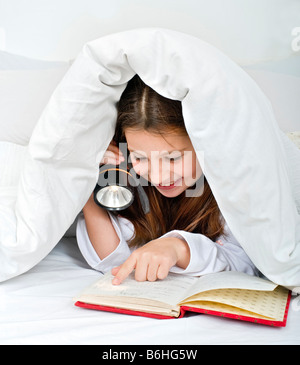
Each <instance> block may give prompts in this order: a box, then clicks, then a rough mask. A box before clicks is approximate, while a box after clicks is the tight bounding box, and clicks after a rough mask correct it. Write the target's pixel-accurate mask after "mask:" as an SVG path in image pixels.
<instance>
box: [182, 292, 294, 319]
mask: <svg viewBox="0 0 300 365" xmlns="http://www.w3.org/2000/svg"><path fill="white" fill-rule="evenodd" d="M287 297H288V289H286V288H283V287H281V286H278V287H277V288H276V289H274V290H272V291H260V290H245V289H216V290H212V291H206V292H202V293H200V294H195V295H194V296H192V297H191V298H189V299H188V300H187V302H184V303H183V304H184V305H190V306H194V307H199V308H205V304H207V305H209V303H210V304H211V305H212V304H213V303H215V306H214V307H215V310H219V311H222V310H223V311H225V312H227V313H240V312H239V311H238V310H237V308H240V309H242V310H244V311H247V312H251V313H255V314H259V315H261V316H264V317H265V318H269V319H274V320H278V321H281V320H283V317H284V313H285V308H286V302H287ZM224 305H226V306H231V311H229V312H228V310H226V309H228V307H227V308H226V307H224Z"/></svg>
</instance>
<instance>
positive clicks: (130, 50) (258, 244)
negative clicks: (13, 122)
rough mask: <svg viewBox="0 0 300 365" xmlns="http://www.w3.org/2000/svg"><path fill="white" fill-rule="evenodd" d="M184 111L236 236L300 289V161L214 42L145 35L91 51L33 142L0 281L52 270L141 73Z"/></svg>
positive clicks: (1, 222) (62, 87) (2, 216)
mask: <svg viewBox="0 0 300 365" xmlns="http://www.w3.org/2000/svg"><path fill="white" fill-rule="evenodd" d="M136 73H137V74H139V75H140V77H141V78H142V79H143V80H144V82H145V83H146V84H148V85H150V86H151V87H152V88H153V89H155V90H156V91H157V92H158V93H160V94H162V95H164V96H166V97H168V98H172V99H177V100H181V101H182V107H183V114H184V119H185V123H186V128H187V131H188V133H189V135H190V138H191V140H192V143H193V145H194V147H195V150H196V151H198V152H199V157H200V156H202V153H203V154H204V161H203V159H201V160H200V163H201V164H202V168H203V170H204V173H205V175H206V178H207V180H208V182H209V184H210V186H211V188H212V191H213V193H214V195H215V197H216V200H217V202H218V204H219V206H220V209H221V211H222V213H223V215H224V218H225V220H226V222H227V223H228V225H229V227H230V229H231V231H232V232H233V234H234V236H235V237H236V238H237V240H238V241H239V242H240V243H241V245H242V246H243V248H244V250H245V251H246V253H247V254H248V255H249V257H250V258H251V259H252V261H253V262H254V263H255V265H256V266H257V267H258V269H259V270H260V271H261V272H262V273H263V274H264V275H266V276H267V277H268V278H269V279H270V280H273V281H274V282H276V283H278V284H282V285H285V286H300V215H299V214H300V213H299V212H300V152H299V150H297V148H296V147H295V146H294V145H293V144H292V143H291V142H290V141H289V140H288V139H287V138H286V137H285V136H284V135H283V133H282V132H281V131H280V129H279V127H278V125H277V123H276V121H275V119H274V115H273V111H272V108H271V105H270V103H269V101H268V100H267V98H266V97H265V95H264V94H263V93H262V92H261V91H260V89H259V88H258V87H257V85H256V84H255V83H254V81H253V80H252V79H251V78H250V77H249V76H248V75H247V74H246V73H245V72H244V71H243V70H241V68H239V67H238V66H237V65H236V64H235V63H233V62H232V61H231V60H230V59H228V58H227V57H226V56H225V55H223V54H222V53H220V52H219V51H218V50H217V49H215V48H214V47H212V46H210V45H208V44H207V43H205V42H203V41H201V40H199V39H197V38H194V37H191V36H188V35H185V34H182V33H178V32H174V31H169V30H164V29H139V30H133V31H128V32H123V33H119V34H114V35H110V36H107V37H103V38H100V39H97V40H95V41H92V42H89V43H88V44H86V45H85V46H84V48H83V50H82V52H81V53H80V54H79V56H78V57H77V59H76V60H75V62H74V63H73V65H72V67H71V68H70V70H69V71H68V72H67V74H66V75H65V77H64V78H63V80H62V81H61V83H60V84H59V86H58V87H57V88H56V90H55V92H54V93H53V95H52V97H51V99H50V101H49V103H48V105H47V107H46V109H45V110H44V112H43V114H42V116H41V118H40V120H39V122H38V124H37V125H36V127H35V129H34V132H33V134H32V137H31V139H30V143H29V154H28V156H27V158H26V161H25V163H24V166H23V170H22V173H21V177H20V181H19V184H18V188H17V190H14V189H6V190H4V189H2V190H1V192H0V194H1V196H0V198H1V201H0V227H1V231H0V280H1V281H4V280H7V279H9V278H12V277H14V276H17V275H19V274H21V273H23V272H25V271H27V270H29V269H30V268H31V267H33V266H34V265H36V264H37V263H38V262H39V261H40V260H41V259H43V258H44V257H45V256H46V255H47V254H48V253H49V252H50V251H51V250H52V248H53V247H54V246H55V245H56V244H57V242H58V241H59V240H60V238H61V237H62V235H63V234H64V232H65V231H66V229H67V228H68V227H69V226H70V225H71V223H72V222H73V221H74V219H75V217H76V216H77V214H78V213H79V212H80V210H81V209H82V207H83V205H84V204H85V202H86V200H87V199H88V197H89V195H90V194H91V192H92V190H93V188H94V186H95V183H96V181H97V175H98V165H99V161H100V160H101V157H102V155H103V153H104V151H105V150H106V148H107V146H108V144H109V142H110V140H111V138H112V136H113V133H114V125H115V118H116V103H117V101H118V100H119V98H120V95H121V93H122V92H123V90H124V88H125V86H126V83H127V81H128V80H129V79H131V78H132V77H133V76H134V75H135V74H136Z"/></svg>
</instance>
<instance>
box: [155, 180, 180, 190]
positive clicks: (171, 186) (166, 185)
mask: <svg viewBox="0 0 300 365" xmlns="http://www.w3.org/2000/svg"><path fill="white" fill-rule="evenodd" d="M180 181H181V179H178V180H176V181H175V182H172V183H170V184H164V185H162V184H158V185H156V187H157V188H159V189H162V190H170V189H173V188H176V187H177V186H180V184H179V182H180Z"/></svg>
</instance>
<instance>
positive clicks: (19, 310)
mask: <svg viewBox="0 0 300 365" xmlns="http://www.w3.org/2000/svg"><path fill="white" fill-rule="evenodd" d="M299 60H300V58H299V53H297V54H293V55H291V56H288V57H284V58H283V59H280V57H279V58H278V59H276V60H273V61H272V60H269V61H268V62H253V63H252V64H251V65H247V66H246V65H245V66H244V69H245V70H246V72H248V73H249V75H250V76H251V77H252V78H253V79H254V80H255V81H256V82H257V83H258V85H259V86H260V87H261V89H262V90H263V92H264V93H265V94H266V95H267V96H268V97H269V98H270V100H271V103H272V106H273V108H274V112H275V114H276V118H277V121H278V123H279V125H280V127H281V129H282V130H283V131H284V132H285V133H288V134H289V137H290V138H291V139H292V140H293V142H294V143H295V144H296V145H297V146H298V147H299V148H300V132H299V131H300V122H299V115H300V109H299V104H298V97H297V96H298V95H299V93H300V68H299ZM71 64H72V60H71V61H70V62H69V61H68V62H66V61H62V62H61V61H59V62H52V61H39V60H36V59H30V58H24V57H23V56H19V55H16V54H12V53H9V52H1V51H0V79H1V83H0V95H1V98H0V122H1V123H4V122H5V123H6V126H7V127H6V130H5V133H6V138H5V139H4V140H3V139H2V138H1V137H2V136H1V131H0V171H1V175H0V197H1V199H2V200H1V202H3V201H5V200H6V201H7V202H8V204H9V203H10V202H9V201H10V199H11V197H12V196H13V195H14V194H15V192H16V189H17V186H18V182H19V179H20V175H21V173H22V166H23V163H24V161H25V158H26V155H27V153H28V151H27V145H28V141H29V139H30V135H31V133H32V131H33V130H34V127H35V124H36V121H37V119H38V117H39V116H40V114H41V113H42V111H43V109H44V107H45V105H46V103H47V100H48V99H49V98H50V96H51V94H52V92H53V90H54V89H55V87H56V86H57V84H58V83H59V81H60V80H61V79H62V78H63V76H64V75H65V73H66V72H67V71H68V69H69V67H70V65H71ZM17 85H18V88H17V87H16V86H17ZM28 85H29V87H28ZM278 85H280V87H278ZM16 90H18V92H16ZM33 100H34V101H35V102H34V103H33V102H32V101H33ZM15 105H18V108H16V107H15ZM24 124H26V126H27V128H26V130H24V133H23V132H22V131H23V130H22V125H24ZM16 130H17V131H18V133H17V134H16V132H15V131H16ZM7 136H8V137H7ZM75 226H76V220H75V221H74V223H73V224H72V225H71V227H70V228H69V229H68V231H67V232H66V233H65V234H64V236H63V237H62V238H61V239H60V240H59V241H58V242H57V244H56V245H55V247H54V248H53V249H52V250H51V251H50V252H49V253H48V254H47V255H45V257H44V258H43V259H42V260H40V261H39V263H37V264H36V265H35V266H34V267H32V268H31V269H29V270H28V271H26V272H24V273H23V274H21V275H18V276H16V277H13V278H11V279H9V280H7V281H4V282H1V283H0V298H1V300H0V344H3V345H5V344H6V345H8V344H10V345H11V344H22V345H23V344H24V345H25V344H46V345H49V344H61V345H67V344H70V345H75V344H96V345H130V344H131V345H204V344H210V345H211V344H260V345H262V344H273V345H276V344H282V345H285V344H298V345H299V344H300V332H299V324H300V297H299V295H298V296H296V295H292V297H291V303H290V310H289V315H288V320H287V325H286V327H284V328H273V327H269V326H265V325H258V324H253V323H247V322H242V321H237V320H232V319H225V318H218V317H214V316H210V315H195V314H189V315H187V316H186V317H184V318H180V319H172V320H158V319H151V318H143V317H136V316H130V315H124V314H117V313H109V312H100V311H94V310H87V309H83V308H78V307H76V306H75V305H74V301H73V298H74V296H76V295H77V294H78V293H79V292H80V291H81V290H82V289H83V288H85V287H86V286H87V285H89V284H91V283H92V282H94V281H95V280H96V279H97V278H98V277H99V275H101V274H100V273H99V272H96V271H94V270H92V269H91V268H89V266H88V265H87V263H86V262H85V260H84V258H83V256H82V254H81V252H80V251H79V249H78V246H77V242H76V236H75ZM1 228H3V227H1Z"/></svg>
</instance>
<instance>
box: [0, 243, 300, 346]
mask: <svg viewBox="0 0 300 365" xmlns="http://www.w3.org/2000/svg"><path fill="white" fill-rule="evenodd" d="M99 275H100V274H99V273H98V272H96V271H94V270H92V269H90V268H89V267H88V266H87V264H86V263H85V261H84V259H83V257H82V255H81V253H80V251H79V249H78V247H77V243H76V239H75V237H64V238H63V239H62V240H61V241H60V242H59V244H58V245H57V246H56V247H55V248H54V249H53V251H52V252H51V253H50V254H49V255H48V256H47V257H46V258H45V259H44V260H42V261H41V262H40V263H39V264H38V265H37V266H35V267H34V268H33V269H31V270H30V271H28V272H27V273H25V274H23V275H21V276H19V277H15V278H13V279H11V280H8V281H6V282H4V283H1V284H0V298H1V300H0V344H97V345H122V344H123V345H125V344H144V345H200V344H300V331H299V328H300V300H299V297H292V301H291V307H290V311H289V316H288V320H287V326H286V327H284V328H272V327H269V326H264V325H258V324H252V323H247V322H240V321H236V320H231V319H225V318H218V317H214V316H209V315H194V314H190V315H188V316H187V317H185V318H182V319H170V320H158V319H151V318H143V317H136V316H129V315H122V314H116V313H108V312H100V311H94V310H87V309H83V308H78V307H75V306H74V303H73V301H72V298H73V296H75V295H76V294H78V292H79V291H81V289H83V288H84V287H85V286H87V285H88V284H90V283H92V282H93V281H95V280H96V279H97V277H98V276H99Z"/></svg>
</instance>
